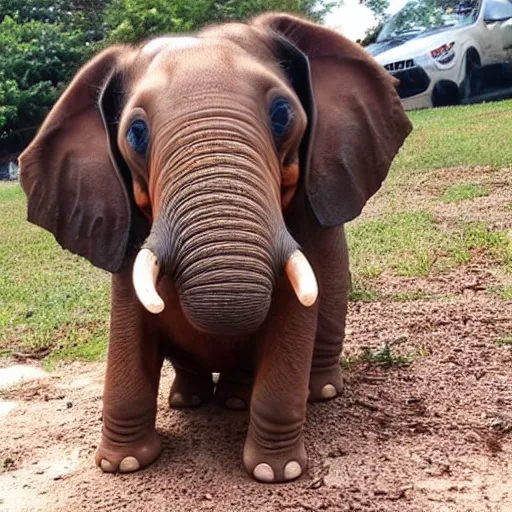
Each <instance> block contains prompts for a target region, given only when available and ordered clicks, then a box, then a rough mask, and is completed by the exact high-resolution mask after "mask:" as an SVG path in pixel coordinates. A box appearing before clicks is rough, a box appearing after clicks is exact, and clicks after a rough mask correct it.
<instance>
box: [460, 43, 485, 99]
mask: <svg viewBox="0 0 512 512" xmlns="http://www.w3.org/2000/svg"><path fill="white" fill-rule="evenodd" d="M465 65H466V75H465V76H464V80H463V81H462V84H461V87H460V96H461V99H462V100H467V99H469V98H471V96H477V95H478V94H480V92H481V90H482V74H481V67H482V66H481V63H480V56H479V55H478V53H477V51H476V50H474V49H470V50H468V52H467V53H466V59H465Z"/></svg>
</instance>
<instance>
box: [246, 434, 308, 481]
mask: <svg viewBox="0 0 512 512" xmlns="http://www.w3.org/2000/svg"><path fill="white" fill-rule="evenodd" d="M257 437H258V436H256V435H255V434H254V431H253V430H252V429H251V428H249V433H248V435H247V439H246V441H245V446H244V454H243V463H244V466H245V469H246V470H247V472H248V473H249V474H250V475H251V476H252V477H253V478H254V479H255V480H257V481H259V482H263V483H282V482H291V481H292V480H296V479H297V478H299V477H300V476H301V475H302V474H303V473H304V471H305V470H306V469H307V456H306V450H305V448H304V438H303V436H302V433H301V434H300V435H299V438H298V439H297V440H296V441H295V442H294V443H293V444H292V445H290V446H288V447H286V446H283V444H284V441H282V440H279V441H275V445H274V446H273V443H272V442H269V441H268V440H267V441H266V442H263V441H259V442H258V439H257ZM286 444H288V441H286Z"/></svg>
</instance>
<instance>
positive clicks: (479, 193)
mask: <svg viewBox="0 0 512 512" xmlns="http://www.w3.org/2000/svg"><path fill="white" fill-rule="evenodd" d="M489 194H490V188H489V187H488V186H487V185H478V184H476V183H460V184H458V185H453V186H452V187H449V188H448V189H447V190H446V191H445V193H444V194H443V195H442V196H441V201H442V202H443V203H458V202H460V201H467V200H469V199H474V198H475V197H483V196H488V195H489Z"/></svg>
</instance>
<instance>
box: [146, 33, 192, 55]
mask: <svg viewBox="0 0 512 512" xmlns="http://www.w3.org/2000/svg"><path fill="white" fill-rule="evenodd" d="M198 43H199V39H198V38H196V37H179V36H175V37H172V36H164V37H157V38H156V39H153V40H151V41H149V43H146V45H145V46H144V47H143V48H142V53H143V54H144V55H148V56H150V57H152V56H154V55H156V54H157V53H158V52H160V51H162V50H182V49H185V48H193V47H194V46H197V45H198Z"/></svg>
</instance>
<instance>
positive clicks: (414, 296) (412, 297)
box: [391, 291, 432, 301]
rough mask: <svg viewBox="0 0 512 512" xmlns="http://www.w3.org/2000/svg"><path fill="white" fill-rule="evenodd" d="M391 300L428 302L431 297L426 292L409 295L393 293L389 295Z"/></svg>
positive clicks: (410, 293)
mask: <svg viewBox="0 0 512 512" xmlns="http://www.w3.org/2000/svg"><path fill="white" fill-rule="evenodd" d="M391 298H392V299H393V300H400V301H409V300H429V299H431V298H432V296H431V295H430V294H428V293H426V292H422V291H416V292H409V293H395V294H393V295H391Z"/></svg>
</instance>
